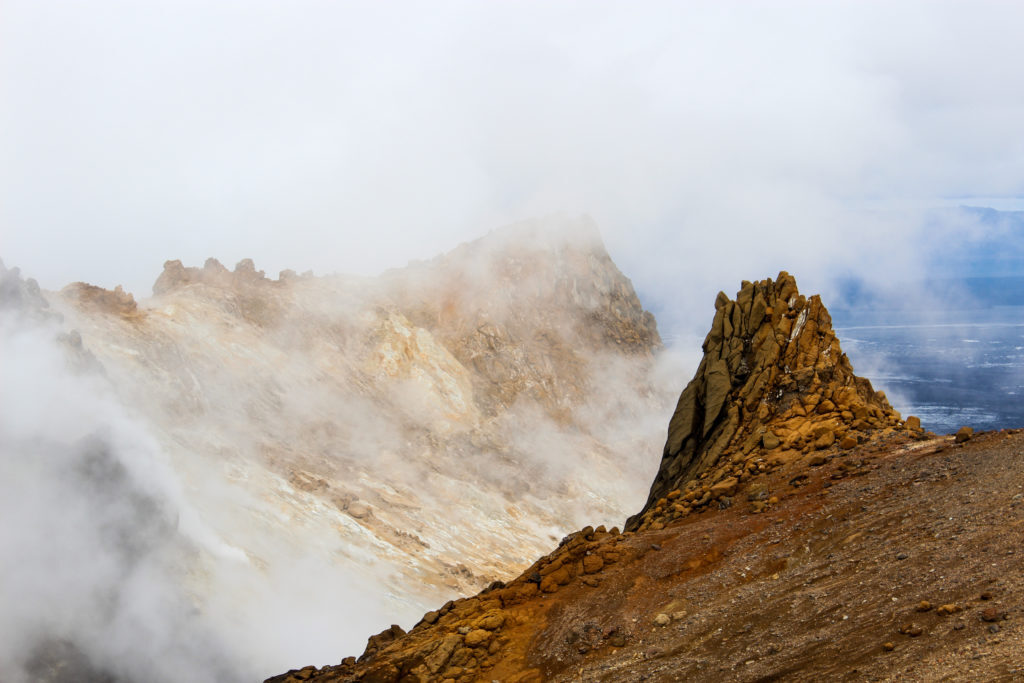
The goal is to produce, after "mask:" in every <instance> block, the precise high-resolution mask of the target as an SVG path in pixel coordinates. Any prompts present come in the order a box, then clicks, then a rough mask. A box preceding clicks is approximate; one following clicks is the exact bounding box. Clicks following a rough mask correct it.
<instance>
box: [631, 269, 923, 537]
mask: <svg viewBox="0 0 1024 683" xmlns="http://www.w3.org/2000/svg"><path fill="white" fill-rule="evenodd" d="M703 350H704V357H703V359H702V360H701V362H700V366H699V367H698V368H697V372H696V374H695V375H694V377H693V379H692V380H691V381H690V383H689V384H688V385H687V386H686V388H685V389H684V390H683V393H682V395H680V397H679V402H678V404H677V406H676V410H675V413H674V414H673V416H672V420H671V422H670V423H669V428H668V440H667V442H666V443H665V450H664V454H663V456H662V460H661V466H660V468H659V470H658V475H657V477H656V478H655V480H654V483H653V485H652V486H651V493H650V496H649V497H648V500H647V504H646V505H645V506H644V508H643V510H641V512H640V513H639V514H638V515H636V516H634V517H632V518H630V520H629V522H628V523H627V525H626V528H627V529H636V528H641V527H644V526H645V525H652V524H653V525H658V524H663V523H664V521H665V520H664V519H663V518H664V517H668V518H669V519H671V518H675V517H678V516H681V515H685V514H687V513H688V512H690V511H691V510H692V509H694V508H697V507H700V506H703V505H706V504H708V503H710V502H713V501H715V500H720V499H727V498H728V497H729V496H731V495H732V494H733V493H734V492H735V490H736V487H737V485H738V484H739V483H740V482H742V481H743V480H744V479H746V478H750V477H751V476H754V475H756V474H758V473H760V472H763V471H765V470H766V469H770V468H772V467H777V466H779V465H781V464H785V463H789V462H793V461H796V460H799V459H800V458H805V457H807V458H809V459H810V458H813V457H814V456H813V455H809V454H811V453H812V452H813V451H820V450H824V449H828V448H833V447H835V446H839V447H841V448H845V449H849V448H852V447H854V446H856V445H857V444H858V443H860V442H863V441H864V440H865V439H866V438H867V437H868V435H869V433H870V432H872V431H874V430H885V429H889V430H892V429H895V428H897V427H899V426H900V425H901V424H902V422H901V420H900V415H899V413H897V412H896V411H895V410H893V408H892V406H890V405H889V402H888V400H887V399H886V397H885V394H884V393H882V392H880V391H875V390H874V389H873V388H872V386H871V382H870V381H868V380H867V379H865V378H863V377H858V376H857V375H855V374H854V372H853V366H852V365H851V364H850V360H849V358H847V356H846V354H844V353H843V351H842V349H841V348H840V345H839V339H837V338H836V335H835V332H834V331H833V330H832V318H831V316H829V313H828V311H827V310H826V309H825V306H824V305H822V303H821V299H820V297H818V296H817V295H814V296H812V297H810V298H807V297H805V296H804V295H802V294H800V292H799V291H798V290H797V285H796V280H795V279H794V278H793V276H791V275H790V274H789V273H787V272H785V271H783V272H781V273H779V276H778V278H777V279H776V280H772V279H770V278H769V279H766V280H761V281H759V282H746V281H744V282H743V284H742V286H741V288H740V291H739V292H738V293H737V294H736V299H735V300H733V299H730V298H729V297H728V296H726V294H725V293H724V292H719V294H718V297H717V298H716V299H715V317H714V321H713V322H712V324H711V331H710V332H708V335H707V337H706V338H705V340H704V345H703ZM910 426H911V427H914V428H919V427H920V423H919V422H918V421H917V420H916V418H912V422H911V424H910ZM669 494H672V495H671V497H669ZM726 504H728V503H727V502H726ZM659 520H660V521H659Z"/></svg>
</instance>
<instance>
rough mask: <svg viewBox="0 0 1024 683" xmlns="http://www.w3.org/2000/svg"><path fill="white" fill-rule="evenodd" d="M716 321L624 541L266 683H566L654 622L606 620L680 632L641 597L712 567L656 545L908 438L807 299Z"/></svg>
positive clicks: (601, 543) (756, 294)
mask: <svg viewBox="0 0 1024 683" xmlns="http://www.w3.org/2000/svg"><path fill="white" fill-rule="evenodd" d="M715 309H716V311H715V317H714V322H713V323H712V328H711V332H710V333H709V334H708V336H707V339H706V340H705V342H704V352H705V355H704V358H703V360H702V361H701V363H700V366H699V368H698V370H697V373H696V376H695V377H694V379H693V380H692V381H691V382H690V383H689V384H688V385H687V387H686V389H685V390H684V391H683V393H682V396H681V397H680V399H679V403H678V406H677V408H676V411H675V414H674V415H673V417H672V420H671V423H670V426H669V438H668V443H667V445H666V447H665V451H664V457H663V460H662V464H661V468H660V471H659V472H658V475H657V478H656V480H655V482H654V485H653V486H652V489H651V494H650V497H649V499H648V502H647V504H646V505H645V506H644V509H643V510H642V511H641V513H640V514H638V515H636V516H634V517H633V518H631V519H630V520H629V522H628V525H627V529H626V531H625V532H623V533H620V532H619V530H618V529H616V528H613V529H610V530H607V529H606V528H605V527H603V526H601V527H598V528H596V529H595V528H593V527H585V528H584V529H582V530H581V531H579V532H576V533H574V534H570V535H569V536H566V537H565V538H563V539H562V542H561V543H560V544H559V546H558V548H557V549H556V550H554V551H552V552H551V553H549V554H548V555H546V556H544V557H542V558H540V559H539V560H537V561H536V562H535V563H534V564H533V565H532V566H530V567H529V568H528V569H526V570H525V571H524V572H523V573H522V574H520V575H519V576H518V577H517V578H515V579H514V580H512V581H509V582H507V583H504V582H496V583H494V584H492V585H491V586H489V587H488V588H487V589H486V590H484V591H483V592H481V593H480V594H478V595H476V596H474V597H470V598H465V599H462V600H458V601H455V602H450V603H448V604H446V605H444V606H443V607H442V608H441V609H439V610H437V611H431V612H428V613H427V614H426V615H425V616H424V617H423V619H422V620H420V622H418V623H417V624H416V625H415V626H414V627H413V628H412V629H411V630H410V631H409V632H408V633H405V632H404V631H403V630H402V629H401V628H399V627H398V626H392V627H391V628H390V629H388V630H386V631H384V632H382V633H381V634H379V635H376V636H372V637H371V638H370V640H369V643H368V644H367V648H366V650H365V651H364V653H363V654H362V656H360V657H359V658H358V659H356V658H352V657H350V658H346V659H345V660H343V662H342V664H341V665H339V666H329V667H325V668H323V669H316V668H315V667H307V668H305V669H301V670H293V671H290V672H288V673H287V674H282V675H280V676H276V677H274V678H271V679H268V683H292V682H293V681H298V680H322V681H324V683H328V682H331V683H334V682H338V683H341V682H344V683H350V682H354V681H381V682H387V683H393V682H397V681H419V682H426V681H450V682H457V683H472V682H475V681H486V680H502V681H512V682H515V683H527V682H529V683H539V682H540V681H543V680H547V679H548V678H549V677H550V676H551V674H552V673H554V672H558V674H559V675H560V676H561V677H563V678H564V679H567V680H578V679H575V678H574V674H575V673H576V669H575V666H574V665H575V664H581V663H583V662H584V661H585V660H586V657H587V655H588V654H590V653H595V652H600V653H603V654H602V656H604V657H607V658H608V659H609V660H615V653H616V651H617V649H618V648H622V647H625V646H627V645H634V644H635V645H639V644H642V642H643V639H644V638H648V637H649V636H648V635H647V631H648V630H649V628H650V626H649V624H650V620H651V619H652V617H653V615H645V617H644V618H645V620H646V621H647V623H645V624H644V625H643V626H638V625H636V621H637V619H636V618H633V619H631V620H627V619H625V618H624V614H622V613H618V612H617V611H616V610H621V609H626V608H627V606H629V609H631V610H636V609H638V608H640V609H643V607H642V606H646V605H648V604H649V603H652V602H658V601H661V602H664V603H667V605H668V606H667V607H664V612H665V613H662V614H658V615H657V618H656V619H653V623H654V625H655V627H661V626H666V625H667V624H670V623H672V622H673V621H674V620H683V619H685V617H686V613H685V611H678V610H680V609H681V607H682V606H683V605H684V604H685V601H680V600H677V601H674V602H673V601H672V600H670V598H669V597H668V596H666V595H660V596H655V595H653V594H652V592H651V590H650V588H649V584H651V583H653V582H659V585H661V587H662V589H666V585H665V584H669V585H671V583H672V582H673V580H674V579H675V577H679V576H685V575H687V574H688V573H690V574H695V573H697V572H700V571H703V570H704V568H706V567H708V566H710V565H714V564H716V563H718V562H719V561H720V560H721V559H722V553H721V551H720V550H719V549H718V548H716V547H710V548H704V549H703V551H702V552H701V553H700V554H698V555H697V556H690V557H687V558H686V559H685V561H683V562H679V561H673V560H671V559H666V560H665V561H659V560H657V559H654V558H651V557H649V556H650V555H651V554H652V551H653V554H657V553H658V551H661V550H662V545H661V544H662V543H663V542H667V541H670V540H671V541H673V542H674V540H675V539H676V538H677V537H680V536H687V535H686V534H683V533H682V532H680V531H678V530H679V529H680V528H681V527H680V526H679V525H683V524H690V523H694V524H696V523H699V522H700V521H701V520H704V521H705V522H706V521H707V520H706V519H705V516H704V515H697V514H693V513H718V512H719V511H721V510H725V509H727V508H731V507H732V499H733V497H734V496H737V495H740V494H742V495H745V500H746V501H748V503H749V504H748V505H745V506H739V505H737V506H736V507H737V508H741V509H742V511H741V512H736V511H730V512H731V513H733V514H743V515H744V516H746V515H760V514H761V513H765V512H769V513H774V512H775V510H776V507H775V506H777V505H778V504H779V503H780V499H779V497H778V495H785V493H784V492H783V491H782V490H781V487H780V480H781V481H786V480H787V479H788V480H789V486H790V487H791V488H794V489H797V488H800V487H801V486H803V485H804V482H806V481H809V476H808V475H807V474H804V472H807V471H811V470H812V469H816V470H818V471H821V470H822V469H823V468H822V467H821V466H823V465H825V464H826V463H827V462H828V461H829V460H830V459H832V458H833V456H835V457H842V456H849V455H850V454H852V453H858V452H863V451H864V450H866V449H868V448H873V449H876V448H878V447H879V446H881V445H884V444H890V445H892V444H905V443H907V442H913V441H915V440H917V439H919V438H922V437H923V434H922V433H921V432H920V423H919V422H918V421H916V420H914V419H910V420H908V421H907V424H906V425H904V424H903V423H901V422H900V419H899V415H898V414H897V413H896V412H895V411H894V410H893V409H892V408H891V407H890V406H889V404H888V402H887V401H886V398H885V396H884V395H883V394H881V393H879V392H875V391H874V390H873V389H872V387H871V384H870V382H868V381H867V380H865V379H863V378H860V377H857V376H855V375H854V374H853V368H852V367H851V365H850V362H849V360H848V359H847V357H846V356H845V355H844V354H843V353H842V350H841V349H840V347H839V341H838V340H837V339H836V336H835V334H834V333H833V331H832V327H831V320H830V318H829V315H828V312H827V311H826V310H825V308H824V307H823V306H822V304H821V301H820V299H819V298H818V297H817V296H814V297H811V298H810V299H807V298H806V297H804V296H802V295H800V294H799V292H798V291H797V287H796V282H795V281H794V279H793V278H792V277H791V276H790V275H788V274H787V273H785V272H783V273H780V275H779V277H778V279H777V280H776V281H772V280H770V279H769V280H763V281H761V282H758V283H749V282H744V283H743V286H742V288H741V290H740V292H739V294H738V295H737V297H736V300H735V301H732V300H730V299H729V298H728V297H727V296H726V295H725V294H719V296H718V299H717V300H716V302H715ZM870 469H871V466H870V465H869V464H868V463H867V462H866V461H865V459H863V458H857V459H855V460H854V459H853V458H851V459H850V461H848V462H842V463H841V464H840V465H839V467H837V468H835V471H834V472H832V473H830V479H829V481H830V484H831V482H832V481H839V480H841V479H843V478H846V477H850V476H860V475H863V474H866V473H867V472H868V471H870ZM794 475H795V476H794ZM776 492H777V493H778V495H777V494H776ZM712 503H717V504H715V505H712ZM691 515H692V517H693V518H691V519H687V518H689V517H691ZM710 516H714V515H713V514H711V515H710ZM694 518H695V519H694ZM764 525H765V524H763V523H762V524H761V526H764ZM625 567H630V569H625ZM746 570H747V571H749V570H750V567H749V566H748V567H747V568H746ZM743 576H744V577H746V574H743ZM712 592H713V591H712ZM673 606H675V607H673ZM670 614H671V615H672V616H670ZM680 615H681V616H680ZM720 632H721V629H720V630H719V631H718V633H720ZM672 647H675V646H672ZM653 654H655V655H660V654H661V653H660V652H657V651H654V652H653ZM650 655H651V652H644V653H643V654H642V655H640V654H636V653H634V654H632V655H629V657H628V661H626V662H625V663H620V665H619V666H618V668H617V669H614V670H605V671H604V673H601V674H599V675H597V676H595V680H626V679H628V678H629V677H628V676H627V677H626V678H622V675H623V674H625V673H627V672H629V671H630V667H631V666H632V663H633V662H635V661H637V660H638V659H646V658H647V657H648V656H650ZM580 671H582V670H580ZM581 678H582V677H581ZM586 679H587V680H589V677H587V678H586ZM638 680H643V678H642V677H641V678H638Z"/></svg>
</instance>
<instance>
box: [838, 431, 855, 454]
mask: <svg viewBox="0 0 1024 683" xmlns="http://www.w3.org/2000/svg"><path fill="white" fill-rule="evenodd" d="M856 445H857V439H856V437H853V436H850V435H849V434H847V435H846V436H844V437H843V438H842V440H841V441H840V442H839V447H840V448H842V449H843V450H844V451H848V450H850V449H851V448H853V447H855V446H856Z"/></svg>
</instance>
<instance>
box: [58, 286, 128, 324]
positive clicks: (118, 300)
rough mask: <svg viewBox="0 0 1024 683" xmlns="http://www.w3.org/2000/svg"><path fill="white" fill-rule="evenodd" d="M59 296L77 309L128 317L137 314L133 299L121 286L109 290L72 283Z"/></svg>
mask: <svg viewBox="0 0 1024 683" xmlns="http://www.w3.org/2000/svg"><path fill="white" fill-rule="evenodd" d="M60 295H61V296H62V297H64V298H65V299H69V300H73V301H74V302H75V303H76V305H78V306H79V307H82V308H88V309H92V310H94V311H97V312H100V313H108V314H111V315H120V316H123V317H130V316H133V315H136V314H138V312H139V307H138V304H136V303H135V297H133V296H132V295H131V293H130V292H126V291H124V289H123V288H122V287H121V285H118V286H117V287H115V288H114V289H112V290H110V289H104V288H103V287H97V286H96V285H90V284H88V283H85V282H74V283H72V284H70V285H68V286H67V287H65V288H64V289H62V290H61V292H60Z"/></svg>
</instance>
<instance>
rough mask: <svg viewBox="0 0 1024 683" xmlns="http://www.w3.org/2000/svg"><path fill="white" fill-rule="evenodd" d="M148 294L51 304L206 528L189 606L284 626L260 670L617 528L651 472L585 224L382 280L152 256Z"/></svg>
mask: <svg viewBox="0 0 1024 683" xmlns="http://www.w3.org/2000/svg"><path fill="white" fill-rule="evenodd" d="M153 289H154V296H153V297H152V298H149V299H136V298H133V297H132V296H131V295H130V294H127V293H125V292H121V291H120V290H118V291H114V292H110V291H107V290H100V289H99V288H95V287H92V286H89V285H84V284H81V283H78V284H74V285H70V286H69V287H67V288H65V289H64V290H63V291H62V292H60V293H55V294H48V295H47V297H48V299H49V300H50V303H51V306H52V309H54V310H55V311H57V312H59V313H60V314H62V315H63V316H64V320H65V323H64V325H65V327H66V328H67V329H75V330H78V332H79V333H80V335H81V344H82V345H83V346H84V348H85V349H87V350H88V351H89V352H91V354H93V355H94V356H95V358H96V359H97V360H98V362H99V363H100V364H101V365H102V368H103V372H104V373H105V375H106V377H107V379H108V380H109V383H110V384H111V385H112V386H113V388H114V391H115V393H116V395H117V396H118V398H119V399H120V401H121V402H122V403H123V404H124V405H126V406H128V408H129V411H130V412H131V414H132V415H133V417H134V418H137V419H138V420H140V421H141V422H142V423H143V424H145V425H146V427H147V429H149V431H150V432H151V433H152V435H153V436H154V437H155V439H156V441H157V442H158V443H159V445H160V447H161V452H162V453H163V454H164V457H166V459H167V462H168V463H169V467H170V468H171V469H172V470H173V472H174V473H175V476H176V477H178V478H179V480H180V486H181V490H182V492H183V493H182V495H183V496H184V497H185V498H186V499H187V501H188V502H189V505H190V506H191V508H190V509H194V511H195V513H194V514H195V515H196V516H197V517H198V522H197V523H199V522H201V525H202V528H203V529H205V530H206V531H204V533H206V534H208V535H209V536H211V537H214V536H215V537H216V539H217V541H216V543H213V542H211V543H210V545H209V547H211V548H220V550H219V551H217V552H212V551H207V552H205V554H204V553H200V554H199V556H198V559H196V560H195V562H194V564H192V565H188V568H187V569H186V572H185V573H186V575H187V585H188V590H189V594H190V595H192V596H194V600H195V602H196V604H197V605H199V608H200V609H203V605H204V601H205V600H206V599H207V597H208V593H209V592H210V591H211V590H216V591H217V592H218V598H217V600H218V604H220V603H223V604H227V605H229V606H230V605H231V604H232V600H237V602H238V603H239V604H242V603H244V604H246V605H248V607H247V608H246V610H247V612H246V614H247V617H246V618H247V619H251V620H264V626H263V628H271V624H274V625H275V626H274V628H275V629H277V630H283V629H286V628H287V629H291V632H292V633H293V634H295V635H294V636H293V637H292V640H293V641H295V642H292V643H288V642H282V640H281V639H276V640H275V639H273V638H265V639H262V640H261V639H260V638H254V641H256V642H273V645H271V646H269V647H267V648H264V650H265V651H262V652H260V653H257V654H256V655H254V657H256V659H257V660H260V658H262V660H260V664H261V665H264V666H267V667H270V668H269V671H273V670H275V669H274V667H275V666H278V665H279V664H280V663H288V662H294V661H324V662H327V661H330V658H332V657H335V656H336V653H337V652H339V651H348V650H352V649H355V647H356V645H357V644H358V645H361V644H362V643H363V642H364V641H365V638H366V636H367V635H368V633H369V631H370V630H371V629H372V628H374V627H376V626H377V624H378V623H380V622H381V621H393V622H397V623H402V622H403V621H409V622H411V621H414V620H415V619H416V618H418V617H419V616H420V615H421V614H422V613H423V612H424V611H425V609H426V608H427V607H428V606H430V605H436V604H440V602H443V601H444V600H446V599H449V598H451V597H454V596H456V595H458V594H465V593H470V592H475V591H476V590H479V589H480V588H482V587H484V586H486V585H487V584H489V583H490V582H492V581H495V580H499V579H505V578H508V577H510V576H513V575H515V574H517V573H518V572H519V571H521V570H522V569H523V568H524V567H525V566H527V565H528V564H529V563H530V562H531V561H532V559H533V558H534V557H535V556H537V555H538V554H540V552H541V551H542V550H546V549H548V548H549V547H550V545H551V543H552V541H553V540H554V541H557V539H558V538H560V537H561V536H562V535H563V534H564V533H565V532H567V531H569V530H571V529H575V528H578V527H580V526H582V525H584V524H600V523H606V524H608V525H609V526H610V525H614V524H621V522H622V520H623V519H624V518H625V516H626V514H627V513H628V512H629V511H632V510H636V509H637V508H638V507H639V505H640V504H641V503H642V502H643V500H644V496H645V494H646V491H647V488H648V486H649V483H650V481H651V478H652V477H653V476H654V469H653V466H652V463H651V458H650V454H651V453H652V452H657V451H658V449H660V447H661V443H662V441H663V439H664V431H663V429H664V428H663V424H664V421H665V420H666V419H667V417H668V414H669V411H670V409H671V401H672V397H671V395H670V392H671V389H670V385H671V384H672V382H673V381H674V378H667V381H665V383H664V386H663V385H660V384H658V383H657V382H655V381H654V376H655V374H656V373H653V372H652V370H653V365H654V362H655V354H656V352H657V351H658V350H659V349H660V345H661V343H660V339H659V337H658V332H657V329H656V326H655V322H654V319H653V317H652V316H651V314H650V313H648V312H646V311H644V310H643V308H642V306H641V304H640V302H639V300H638V299H637V297H636V294H635V292H634V290H633V288H632V285H631V284H630V282H629V280H628V279H627V278H626V277H624V276H623V274H622V273H621V272H619V270H618V269H617V268H616V267H615V265H614V264H613V263H612V261H611V259H610V257H609V256H608V254H607V252H606V251H605V248H604V246H603V245H602V243H601V240H600V237H599V235H598V233H597V230H596V229H595V228H594V226H593V225H592V224H591V223H590V222H589V221H588V220H579V221H558V222H554V221H540V222H531V223H526V224H522V225H517V226H511V227H509V228H505V229H502V230H499V231H495V232H493V233H491V234H490V235H488V236H486V237H484V238H483V239H480V240H478V241H476V242H472V243H468V244H464V245H462V246H460V247H458V248H457V249H455V250H453V251H452V252H450V253H447V254H444V255H442V256H439V257H437V258H435V259H433V260H430V261H426V262H419V263H415V264H411V265H410V266H408V267H407V268H403V269H398V270H393V271H389V272H387V273H384V274H383V275H381V276H379V277H376V278H362V277H349V276H342V275H331V276H325V277H314V276H312V275H311V274H306V275H296V274H295V273H292V272H290V271H286V272H283V273H281V275H280V277H279V278H278V279H276V280H275V279H270V278H267V277H266V276H265V275H264V273H263V272H261V271H258V270H257V269H256V267H255V265H254V264H253V263H252V262H251V261H242V262H241V263H239V264H238V265H237V267H236V268H235V269H234V270H228V269H227V268H225V267H224V266H223V265H221V264H220V263H218V262H217V261H215V260H213V259H211V260H208V261H207V262H206V264H205V265H204V266H203V267H202V268H197V267H186V266H185V265H183V264H181V263H180V262H178V261H169V262H168V263H167V264H165V267H164V272H163V273H162V274H161V275H160V276H159V278H158V279H157V281H156V284H155V285H154V288H153ZM218 555H219V556H218ZM235 565H239V566H241V565H244V566H245V567H246V570H245V571H246V572H247V573H248V574H249V575H252V576H255V577H256V578H252V577H250V578H249V579H247V580H246V581H234V582H233V581H231V580H230V579H229V578H228V579H226V578H224V577H230V576H231V571H230V570H229V569H225V567H228V568H230V567H233V566H235ZM259 577H263V579H260V578H259ZM261 581H264V582H263V583H261ZM270 594H273V595H274V596H275V597H274V599H273V600H271V601H270V603H269V606H268V608H267V610H268V611H263V612H261V610H260V608H258V607H254V605H256V604H259V603H260V602H261V601H264V602H266V601H267V600H268V598H267V596H268V595H270ZM371 612H372V613H373V616H372V618H371V617H370V613H371ZM307 631H308V633H309V637H308V638H304V636H303V634H305V633H306V632H307ZM346 643H348V644H347V645H346ZM274 648H280V650H281V651H278V652H275V651H274ZM289 648H290V649H289ZM285 650H287V651H285ZM278 668H280V667H279V666H278Z"/></svg>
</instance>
